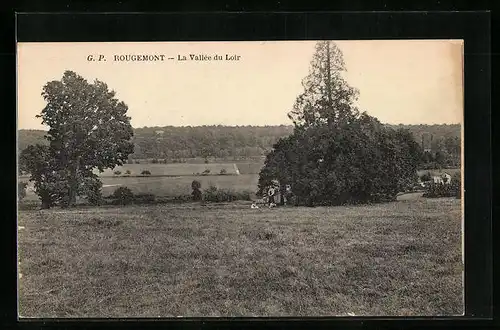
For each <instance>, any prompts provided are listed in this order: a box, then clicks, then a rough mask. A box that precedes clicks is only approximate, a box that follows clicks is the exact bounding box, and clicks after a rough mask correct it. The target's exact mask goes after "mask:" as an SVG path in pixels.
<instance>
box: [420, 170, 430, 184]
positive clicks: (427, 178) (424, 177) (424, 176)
mask: <svg viewBox="0 0 500 330" xmlns="http://www.w3.org/2000/svg"><path fill="white" fill-rule="evenodd" d="M431 180H432V176H431V173H430V172H427V173H424V174H422V176H420V181H422V182H426V181H431Z"/></svg>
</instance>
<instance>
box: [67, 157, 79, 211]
mask: <svg viewBox="0 0 500 330" xmlns="http://www.w3.org/2000/svg"><path fill="white" fill-rule="evenodd" d="M79 168H80V157H78V158H77V159H76V164H75V165H74V166H72V168H71V172H70V177H69V196H68V206H75V205H76V195H77V191H78V177H77V175H78V170H79Z"/></svg>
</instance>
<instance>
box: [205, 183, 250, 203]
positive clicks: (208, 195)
mask: <svg viewBox="0 0 500 330" xmlns="http://www.w3.org/2000/svg"><path fill="white" fill-rule="evenodd" d="M203 199H204V200H205V201H207V202H215V203H221V202H233V201H236V200H251V197H250V192H248V191H243V192H235V191H233V190H231V189H218V188H217V187H216V186H213V185H212V186H210V187H208V189H207V190H205V191H204V193H203Z"/></svg>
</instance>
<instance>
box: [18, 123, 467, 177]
mask: <svg viewBox="0 0 500 330" xmlns="http://www.w3.org/2000/svg"><path fill="white" fill-rule="evenodd" d="M385 126H386V127H390V128H392V129H395V130H397V129H408V130H409V131H410V133H411V135H412V137H413V138H414V140H415V141H416V142H417V143H418V144H419V145H420V146H422V148H423V149H425V150H428V152H426V153H425V154H424V165H423V169H432V168H439V167H460V125H459V124H456V125H444V124H443V125H385ZM46 133H47V132H46V131H42V130H20V131H19V142H18V147H19V150H20V151H22V150H24V149H25V148H26V147H27V146H28V145H35V144H46V143H47V141H46V140H45V139H44V137H43V136H44V134H46ZM292 133H293V126H292V125H279V126H220V125H218V126H195V127H189V126H188V127H174V126H166V127H143V128H135V129H134V137H133V138H132V143H133V144H134V153H133V154H131V155H130V157H129V158H130V160H134V159H135V160H137V159H167V160H170V161H176V160H181V159H187V158H210V159H215V160H217V159H224V160H235V159H241V158H251V157H261V156H265V155H266V154H267V153H268V152H270V151H271V150H272V148H273V145H274V144H275V143H276V142H277V141H278V140H279V139H280V138H283V137H287V136H289V135H291V134H292Z"/></svg>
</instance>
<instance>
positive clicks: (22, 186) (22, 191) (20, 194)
mask: <svg viewBox="0 0 500 330" xmlns="http://www.w3.org/2000/svg"><path fill="white" fill-rule="evenodd" d="M26 187H28V183H27V182H18V183H17V198H18V200H19V201H21V200H23V199H24V198H25V197H26Z"/></svg>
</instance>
